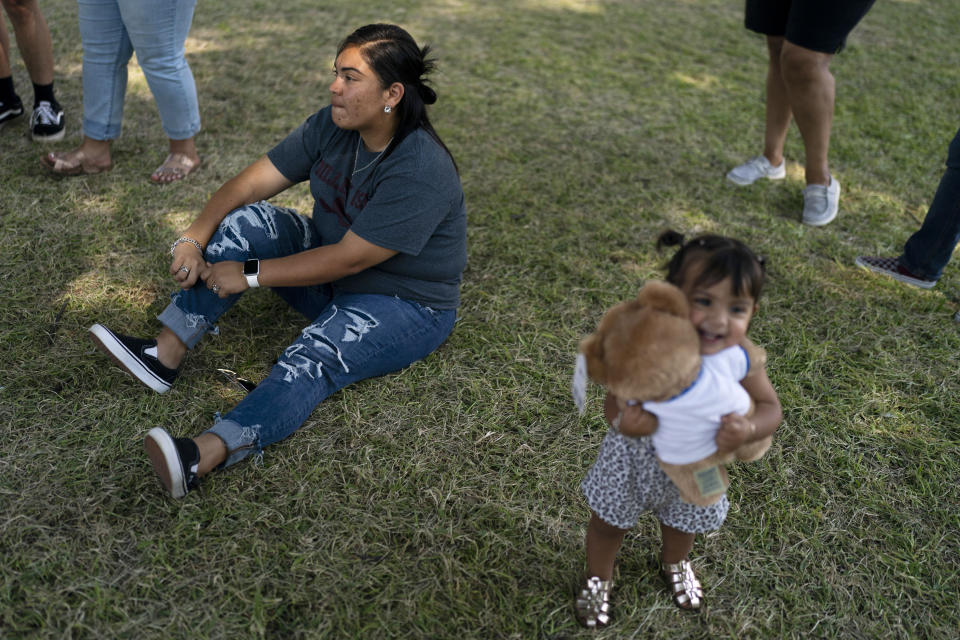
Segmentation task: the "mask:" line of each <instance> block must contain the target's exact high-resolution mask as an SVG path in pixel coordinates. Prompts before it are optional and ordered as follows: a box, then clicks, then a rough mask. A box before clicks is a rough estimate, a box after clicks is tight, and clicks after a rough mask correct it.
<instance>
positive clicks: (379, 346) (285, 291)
mask: <svg viewBox="0 0 960 640" xmlns="http://www.w3.org/2000/svg"><path fill="white" fill-rule="evenodd" d="M315 246H319V242H318V240H317V239H315V234H314V233H313V228H312V227H311V225H310V221H309V220H308V219H307V218H305V217H304V216H301V215H299V214H297V213H296V212H295V211H293V210H291V209H284V208H282V207H276V206H273V205H271V204H269V203H266V202H258V203H256V204H251V205H247V206H245V207H241V208H239V209H237V210H235V211H233V212H231V213H230V214H229V215H228V216H227V217H226V218H225V219H224V221H223V223H221V225H220V228H219V229H218V230H217V232H216V233H215V234H214V235H213V237H212V238H211V239H210V242H209V243H208V245H207V249H206V252H205V254H206V259H207V260H208V261H209V262H219V261H222V260H237V261H243V260H246V259H247V258H260V259H262V260H263V259H269V258H276V257H280V256H284V255H290V254H292V253H297V252H299V251H304V250H307V249H311V248H313V247H315ZM274 291H275V292H276V293H277V294H279V295H280V297H281V298H283V299H284V300H286V301H287V302H288V303H289V304H290V305H291V306H292V307H293V308H294V309H296V310H297V311H299V312H300V313H302V314H303V315H305V316H306V317H307V318H308V319H310V320H311V323H310V324H308V325H307V326H306V327H305V328H304V329H303V331H301V333H300V337H299V338H297V340H296V341H295V342H294V343H293V344H291V345H290V346H289V347H287V348H286V350H284V352H283V354H282V355H281V356H280V358H279V359H278V360H277V363H276V364H275V365H274V367H273V369H272V370H271V371H270V375H269V376H267V378H266V379H265V380H264V381H263V382H261V383H260V384H259V385H257V388H256V389H254V390H253V391H252V392H250V393H249V394H248V395H247V396H246V397H245V398H244V399H243V400H242V401H241V402H240V403H239V404H238V405H237V406H236V407H234V408H233V409H232V410H231V411H230V412H229V413H227V414H226V415H224V416H223V419H222V420H220V421H218V422H217V423H216V424H214V425H213V427H212V428H210V429H209V430H208V431H207V433H213V434H216V435H217V436H218V437H220V439H221V440H223V442H224V444H225V445H226V447H227V460H226V462H225V463H224V466H229V465H231V464H234V463H236V462H239V461H240V460H242V459H243V458H245V457H246V456H248V455H250V454H251V453H258V452H260V451H262V449H263V447H265V446H267V445H270V444H273V443H274V442H277V441H278V440H282V439H283V438H285V437H287V436H288V435H290V434H291V433H293V432H294V431H296V430H297V429H299V428H300V426H301V425H302V424H303V423H304V422H305V421H306V419H307V418H308V417H309V416H310V414H311V413H312V412H313V410H314V408H315V407H316V406H317V405H318V404H320V403H321V402H322V401H323V400H324V399H326V398H327V397H328V396H330V395H332V394H333V393H335V392H336V391H338V390H340V389H342V388H343V387H345V386H347V385H349V384H351V383H353V382H357V381H359V380H363V379H365V378H372V377H375V376H381V375H384V374H387V373H390V372H392V371H397V370H399V369H403V368H404V367H406V366H408V365H410V364H411V363H413V362H415V361H417V360H420V359H421V358H424V357H426V356H427V355H429V354H430V353H431V352H433V351H434V350H435V349H436V348H437V347H439V346H440V344H441V343H443V341H444V340H446V338H447V336H448V335H449V334H450V332H451V330H452V329H453V323H454V320H455V319H456V310H455V309H432V308H430V307H426V306H423V305H421V304H418V303H417V302H414V301H412V300H405V299H402V298H398V297H396V296H387V295H378V294H369V293H350V292H345V291H341V290H338V289H337V288H336V287H332V286H330V285H321V286H312V287H277V288H274ZM240 295H242V294H237V295H234V296H229V297H228V298H225V299H220V298H219V297H217V296H216V295H214V294H213V293H212V292H211V291H210V290H208V289H207V288H206V287H205V286H203V285H202V284H201V285H198V286H195V287H193V288H192V289H186V290H182V291H178V292H177V293H174V294H173V295H172V300H171V302H170V304H169V305H168V306H167V308H166V309H164V310H163V312H162V313H161V314H160V315H159V316H158V318H159V319H160V321H161V322H162V323H163V324H164V325H165V326H167V327H169V328H170V329H171V330H172V331H173V332H174V333H176V334H177V336H178V337H179V338H180V339H181V340H182V341H183V342H184V344H186V345H187V346H188V347H190V348H193V347H194V346H195V345H196V344H197V343H198V342H199V341H200V339H201V338H202V337H203V335H204V334H206V333H213V332H215V328H214V323H215V322H216V320H217V319H218V318H219V317H220V316H221V315H222V314H223V313H224V312H225V311H226V310H227V309H229V308H230V307H231V306H233V304H234V303H235V302H236V301H237V300H238V299H239V298H240Z"/></svg>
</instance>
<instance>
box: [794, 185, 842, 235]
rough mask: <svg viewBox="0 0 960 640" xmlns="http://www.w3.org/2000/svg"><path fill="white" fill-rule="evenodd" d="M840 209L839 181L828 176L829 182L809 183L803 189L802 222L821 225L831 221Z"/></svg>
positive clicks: (815, 225)
mask: <svg viewBox="0 0 960 640" xmlns="http://www.w3.org/2000/svg"><path fill="white" fill-rule="evenodd" d="M839 210H840V183H839V182H837V179H836V178H834V177H833V176H830V184H828V185H826V186H824V185H822V184H811V185H807V187H806V188H805V189H804V190H803V223H804V224H808V225H810V226H811V227H822V226H823V225H825V224H827V223H829V222H832V221H833V219H834V218H836V217H837V212H838V211H839Z"/></svg>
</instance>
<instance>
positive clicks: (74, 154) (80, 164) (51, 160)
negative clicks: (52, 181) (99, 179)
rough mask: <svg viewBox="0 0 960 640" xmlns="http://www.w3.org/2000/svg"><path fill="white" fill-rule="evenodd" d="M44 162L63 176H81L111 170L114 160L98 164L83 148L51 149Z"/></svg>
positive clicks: (44, 157)
mask: <svg viewBox="0 0 960 640" xmlns="http://www.w3.org/2000/svg"><path fill="white" fill-rule="evenodd" d="M42 162H43V164H45V165H46V166H47V167H49V168H50V170H51V171H53V172H54V173H56V174H59V175H61V176H79V175H90V174H94V173H101V172H103V171H110V169H112V168H113V162H110V161H108V162H107V164H105V165H104V164H97V163H96V162H94V160H93V159H92V158H91V157H90V156H88V155H87V154H86V152H85V151H84V150H83V149H74V150H73V151H51V152H50V153H48V154H47V155H45V156H43V159H42Z"/></svg>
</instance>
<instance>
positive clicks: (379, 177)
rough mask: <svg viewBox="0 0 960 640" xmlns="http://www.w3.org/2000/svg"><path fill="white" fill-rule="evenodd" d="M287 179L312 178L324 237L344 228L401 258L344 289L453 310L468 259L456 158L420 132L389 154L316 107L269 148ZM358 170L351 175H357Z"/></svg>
mask: <svg viewBox="0 0 960 640" xmlns="http://www.w3.org/2000/svg"><path fill="white" fill-rule="evenodd" d="M267 157H268V158H269V159H270V162H272V163H273V165H274V166H275V167H276V168H277V170H278V171H280V173H281V174H283V176H284V177H285V178H287V179H288V180H290V181H292V182H294V183H297V182H303V181H304V180H309V181H310V192H311V194H313V198H314V207H313V218H312V222H313V227H314V229H315V230H316V232H317V234H318V236H319V237H320V242H321V244H324V245H328V244H335V243H337V242H339V241H340V239H341V238H343V236H344V234H345V233H346V232H347V230H351V231H353V232H354V233H355V234H357V235H358V236H360V237H361V238H363V239H364V240H366V241H367V242H370V243H373V244H375V245H377V246H379V247H383V248H385V249H391V250H393V251H397V252H399V253H397V255H395V256H394V257H392V258H390V259H389V260H386V261H384V262H381V263H380V264H378V265H375V266H373V267H370V268H369V269H366V270H364V271H362V272H361V273H358V274H356V275H353V276H348V277H346V278H342V279H340V280H337V281H336V282H334V284H335V285H336V286H337V287H339V288H341V289H343V290H346V291H352V292H357V293H378V294H384V295H395V296H399V297H401V298H406V299H409V300H414V301H416V302H419V303H421V304H424V305H427V306H430V307H433V308H436V309H455V308H456V307H457V306H458V305H459V302H460V279H461V274H462V273H463V269H464V266H466V262H467V213H466V205H465V202H464V197H463V188H462V187H461V185H460V177H459V176H458V175H457V170H456V168H455V166H454V164H453V160H452V159H451V158H450V156H449V155H448V154H447V152H446V151H445V150H444V149H443V147H442V146H440V145H439V144H438V143H437V141H436V140H434V139H433V137H431V136H430V134H428V133H427V132H426V131H423V130H422V129H417V130H416V131H414V132H413V133H411V134H410V135H408V136H407V137H406V138H404V139H403V140H402V141H401V142H400V143H399V144H398V145H396V147H395V148H394V149H393V150H392V151H391V152H390V154H389V155H387V156H379V157H378V154H377V153H369V152H367V151H366V150H365V149H364V148H363V144H362V143H361V142H360V134H359V133H357V132H356V131H348V130H346V129H341V128H340V127H338V126H337V125H335V124H334V123H333V121H332V120H331V118H330V107H325V108H323V109H321V110H320V111H318V112H317V113H315V114H313V115H312V116H310V117H309V118H307V120H306V121H305V122H304V123H303V124H302V125H300V126H299V127H298V128H297V129H295V130H294V131H293V132H292V133H291V134H290V135H288V136H287V137H286V138H285V139H284V140H283V141H281V142H280V144H278V145H277V146H276V147H274V148H273V149H271V150H270V151H269V152H268V153H267ZM355 171H356V173H354V172H355Z"/></svg>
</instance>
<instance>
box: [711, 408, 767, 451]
mask: <svg viewBox="0 0 960 640" xmlns="http://www.w3.org/2000/svg"><path fill="white" fill-rule="evenodd" d="M756 433H757V425H755V424H754V423H753V422H751V421H750V420H749V419H748V418H745V417H744V416H742V415H740V414H739V413H728V414H727V415H725V416H723V417H722V418H720V429H719V430H718V431H717V438H716V443H717V451H719V452H720V453H729V452H731V451H734V450H735V449H737V448H738V447H739V446H740V445H742V444H743V443H744V442H747V441H749V440H752V439H753V437H754V436H755V435H756Z"/></svg>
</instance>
